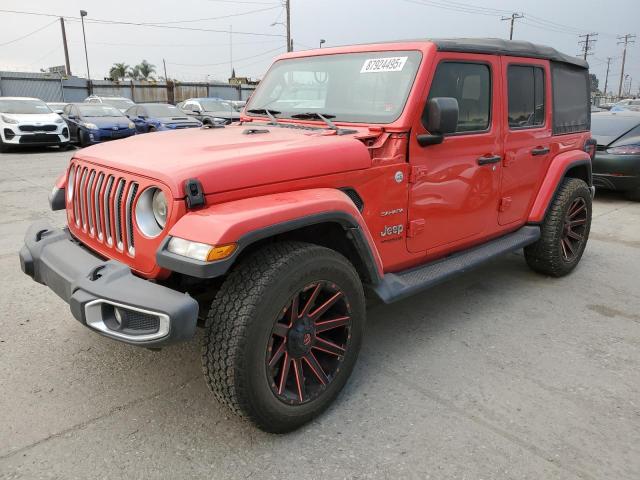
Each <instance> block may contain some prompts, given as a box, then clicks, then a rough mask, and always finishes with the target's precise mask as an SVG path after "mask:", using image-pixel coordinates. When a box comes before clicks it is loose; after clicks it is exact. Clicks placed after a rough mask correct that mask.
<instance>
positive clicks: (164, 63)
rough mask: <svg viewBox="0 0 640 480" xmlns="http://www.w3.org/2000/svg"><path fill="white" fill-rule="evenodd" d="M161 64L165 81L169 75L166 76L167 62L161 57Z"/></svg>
mask: <svg viewBox="0 0 640 480" xmlns="http://www.w3.org/2000/svg"><path fill="white" fill-rule="evenodd" d="M162 66H163V67H164V82H165V83H167V82H168V81H169V77H167V62H165V61H164V58H163V59H162Z"/></svg>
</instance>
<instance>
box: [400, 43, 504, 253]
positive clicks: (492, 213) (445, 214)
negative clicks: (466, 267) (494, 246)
mask: <svg viewBox="0 0 640 480" xmlns="http://www.w3.org/2000/svg"><path fill="white" fill-rule="evenodd" d="M437 65H438V66H437V68H436V71H435V74H434V75H433V77H432V80H431V85H430V87H429V90H428V96H427V98H425V102H426V101H428V99H430V98H435V97H453V98H455V99H457V101H458V107H459V116H458V128H457V131H456V132H455V133H453V134H449V135H446V136H445V138H444V141H443V142H442V143H441V144H439V145H429V146H426V147H421V146H420V145H419V144H418V143H417V140H416V135H417V134H420V133H426V130H425V127H424V126H423V124H422V120H421V119H418V120H417V121H416V124H415V126H414V128H413V134H412V138H411V143H410V147H409V148H410V152H409V158H410V162H411V175H410V182H411V183H410V187H409V188H410V193H409V228H408V235H407V248H408V249H409V251H411V252H422V251H425V250H433V249H436V250H437V249H439V248H442V249H455V247H456V246H457V245H462V244H465V243H468V242H472V241H473V240H474V239H475V238H479V237H482V236H485V235H490V234H491V232H492V231H494V230H496V229H497V202H498V195H499V187H500V170H501V168H502V166H501V161H502V153H503V152H502V140H501V130H502V122H501V115H499V112H500V110H501V108H502V107H501V104H502V102H501V99H500V91H501V90H500V86H501V81H500V59H499V57H497V56H492V55H468V54H464V55H463V54H456V53H449V54H444V53H443V54H439V55H438V58H437ZM425 104H426V103H425Z"/></svg>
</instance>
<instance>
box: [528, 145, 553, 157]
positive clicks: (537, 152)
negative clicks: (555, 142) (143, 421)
mask: <svg viewBox="0 0 640 480" xmlns="http://www.w3.org/2000/svg"><path fill="white" fill-rule="evenodd" d="M550 151H551V150H550V149H549V147H536V148H534V149H533V150H531V155H533V156H534V157H537V156H538V155H546V154H547V153H549V152H550Z"/></svg>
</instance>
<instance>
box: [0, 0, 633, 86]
mask: <svg viewBox="0 0 640 480" xmlns="http://www.w3.org/2000/svg"><path fill="white" fill-rule="evenodd" d="M281 3H282V2H281V1H279V0H179V1H177V0H152V1H151V0H138V1H132V0H108V1H105V0H100V1H97V0H2V1H0V9H4V10H20V11H29V12H39V13H48V14H55V15H64V16H69V17H76V18H77V17H78V15H79V10H80V9H84V10H87V11H88V17H86V19H87V20H94V21H95V20H117V21H126V22H133V23H142V22H146V23H153V22H163V23H164V24H165V25H166V24H167V22H179V23H171V24H170V25H171V26H177V27H186V28H191V29H206V30H219V31H220V32H212V31H198V30H178V29H168V28H157V27H143V26H136V25H117V24H105V23H87V24H86V31H87V42H88V50H89V64H90V69H91V74H92V77H93V78H103V77H105V76H106V75H107V74H108V71H109V68H110V66H111V65H112V64H113V63H114V62H125V63H127V64H129V65H134V64H136V63H139V62H140V61H141V60H142V59H146V60H148V61H149V62H151V63H152V64H155V65H156V67H157V69H158V74H160V75H162V59H163V58H164V59H166V62H167V71H168V76H169V77H172V78H176V79H179V80H205V79H207V78H210V79H219V80H226V78H227V77H228V75H229V73H230V66H229V65H230V63H229V62H230V56H231V53H230V45H229V44H230V35H229V33H227V32H228V31H229V30H230V29H231V30H233V32H234V33H233V36H232V37H231V38H232V45H233V55H232V56H233V59H234V61H233V65H234V66H235V69H236V73H237V74H238V75H242V76H251V77H259V76H261V75H262V74H263V73H264V72H265V71H266V69H267V68H268V66H269V64H270V62H271V59H272V58H273V56H274V55H277V54H278V53H280V52H283V51H284V50H285V44H286V42H285V39H284V36H283V35H284V33H285V29H284V26H283V25H280V24H276V25H274V26H271V24H272V23H274V22H282V21H283V20H284V14H283V8H282V7H281ZM442 6H446V7H447V8H448V9H446V8H442ZM469 6H471V7H475V9H476V12H474V13H469V12H468V10H473V8H469ZM451 8H454V9H456V10H458V11H453V10H451ZM256 10H259V11H256ZM503 11H504V12H503ZM511 11H515V12H523V13H524V15H525V18H523V19H521V20H517V21H516V25H515V34H514V39H521V40H528V41H532V42H537V43H542V44H546V45H550V46H553V47H555V48H557V49H558V50H561V51H563V52H565V53H568V54H571V55H575V54H577V53H578V52H579V45H578V34H580V33H590V32H598V33H599V36H598V37H597V42H596V44H595V46H594V50H593V53H594V54H593V55H592V56H590V57H589V62H590V64H591V71H592V72H593V73H595V74H596V75H597V76H598V78H599V79H600V88H602V87H603V86H604V77H605V71H606V59H607V57H613V58H614V60H613V61H612V66H611V73H610V75H609V90H615V91H617V87H618V82H619V79H620V64H621V57H622V47H621V46H618V45H616V42H617V40H616V36H618V35H622V34H626V33H633V34H640V1H638V0H610V1H609V2H606V3H605V2H596V1H585V0H582V1H579V0H563V1H559V0H538V1H536V2H531V1H528V2H525V1H520V0H484V1H480V0H460V1H457V2H453V1H448V0H437V1H436V0H291V26H292V37H293V40H294V48H295V49H296V50H300V49H308V48H315V47H317V46H318V42H319V40H320V39H321V38H323V39H325V40H326V44H325V46H332V45H344V44H350V43H363V42H371V41H376V40H391V39H404V38H425V37H452V36H457V37H502V38H508V35H509V22H506V21H501V20H500V16H501V14H506V13H507V12H511ZM245 12H252V13H248V14H246V15H237V14H243V13H245ZM211 17H226V18H216V19H208V20H200V19H205V18H211ZM193 20H197V21H193ZM48 24H49V25H48ZM47 25H48V26H47ZM66 25H67V38H68V41H69V49H70V57H71V70H72V72H73V73H74V74H76V75H80V76H85V75H86V66H85V61H84V51H83V47H82V30H81V27H80V23H79V22H78V21H72V20H68V21H67V22H66ZM43 27H44V28H43ZM39 28H42V30H40V31H38V32H36V33H34V34H33V35H30V36H28V37H26V38H24V39H19V37H22V36H24V35H26V34H29V33H31V32H33V31H35V30H37V29H39ZM240 32H242V33H240ZM249 33H253V34H261V35H250V34H249ZM16 39H19V40H17V41H14V40H16ZM7 42H11V43H7ZM63 63H64V56H63V49H62V41H61V34H60V26H59V23H58V22H57V21H56V19H55V18H52V17H45V16H30V15H20V14H16V13H5V12H0V70H15V69H17V70H27V71H38V70H39V69H40V68H44V67H49V66H52V65H61V64H63ZM625 73H628V74H629V75H630V76H631V77H632V82H633V87H632V88H633V90H632V91H633V92H634V93H636V92H638V88H639V85H640V83H639V82H640V38H638V39H637V41H636V43H635V44H634V45H631V46H630V48H629V49H628V52H627V67H626V69H625ZM207 75H209V77H207Z"/></svg>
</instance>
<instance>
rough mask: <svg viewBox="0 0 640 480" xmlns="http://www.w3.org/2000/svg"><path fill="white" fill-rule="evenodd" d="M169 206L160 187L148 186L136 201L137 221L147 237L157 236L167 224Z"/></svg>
mask: <svg viewBox="0 0 640 480" xmlns="http://www.w3.org/2000/svg"><path fill="white" fill-rule="evenodd" d="M168 211H169V207H168V205H167V199H166V197H165V196H164V193H163V192H162V190H160V189H159V188H158V187H149V188H147V189H146V190H145V191H144V192H142V194H141V195H140V197H139V198H138V201H137V202H136V223H137V225H138V229H139V230H140V231H141V232H142V233H143V234H144V235H146V236H147V237H157V236H158V235H160V233H161V232H162V230H163V229H164V227H165V225H166V224H167V214H168Z"/></svg>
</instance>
